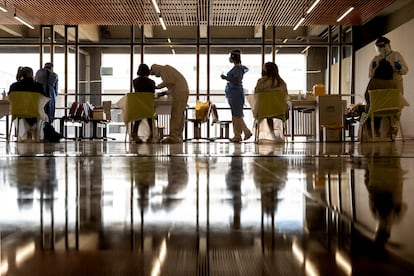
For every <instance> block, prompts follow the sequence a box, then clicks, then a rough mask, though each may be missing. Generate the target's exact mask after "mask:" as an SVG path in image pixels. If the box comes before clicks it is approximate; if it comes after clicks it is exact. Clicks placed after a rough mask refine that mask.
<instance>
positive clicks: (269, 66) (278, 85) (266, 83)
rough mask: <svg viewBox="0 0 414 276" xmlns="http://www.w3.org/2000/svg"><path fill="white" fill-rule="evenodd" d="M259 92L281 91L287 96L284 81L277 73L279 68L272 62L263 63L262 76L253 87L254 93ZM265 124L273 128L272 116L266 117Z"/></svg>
mask: <svg viewBox="0 0 414 276" xmlns="http://www.w3.org/2000/svg"><path fill="white" fill-rule="evenodd" d="M261 92H276V93H277V92H282V93H285V94H286V97H288V90H287V85H286V82H285V81H284V80H283V79H282V77H281V76H280V75H279V68H278V67H277V65H276V63H274V62H266V63H265V64H263V68H262V77H261V78H260V79H258V80H257V84H256V87H255V88H254V93H261ZM267 124H268V125H269V128H270V129H271V130H273V129H274V126H273V119H272V118H268V119H267ZM272 133H273V132H272Z"/></svg>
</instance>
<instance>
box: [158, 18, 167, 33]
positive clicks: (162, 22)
mask: <svg viewBox="0 0 414 276" xmlns="http://www.w3.org/2000/svg"><path fill="white" fill-rule="evenodd" d="M159 20H160V24H161V27H162V28H163V30H166V29H167V27H166V26H165V22H164V19H162V17H161V15H160V17H159Z"/></svg>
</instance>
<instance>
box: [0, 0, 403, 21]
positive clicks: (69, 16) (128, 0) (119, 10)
mask: <svg viewBox="0 0 414 276" xmlns="http://www.w3.org/2000/svg"><path fill="white" fill-rule="evenodd" d="M156 1H157V3H158V6H159V8H160V11H161V15H162V17H163V18H164V20H165V23H166V25H167V26H168V25H170V26H191V25H198V24H209V25H212V26H254V25H262V24H264V25H267V26H294V25H295V24H296V23H297V22H298V21H299V19H300V18H301V17H305V21H304V22H303V25H361V24H364V23H366V22H367V21H369V20H370V19H372V18H373V17H374V16H376V15H377V14H378V13H379V12H381V11H382V10H383V9H384V8H386V7H388V6H389V5H391V4H392V3H394V2H396V0H358V1H355V0H352V1H351V0H321V1H320V2H319V4H318V5H317V6H316V8H315V9H314V11H313V12H311V13H310V14H305V11H306V10H307V9H308V8H309V6H310V5H311V4H312V3H313V2H314V1H315V0H156ZM5 3H6V7H7V9H8V12H7V13H3V12H0V24H6V25H8V24H12V25H14V24H20V23H19V22H18V21H16V20H15V19H14V18H13V15H14V13H15V12H16V13H17V15H18V16H21V17H23V18H24V19H26V20H27V21H29V22H30V23H32V24H35V25H41V24H43V25H51V24H53V25H81V24H92V25H141V24H147V25H155V26H156V25H159V24H160V23H159V20H158V17H159V15H158V14H157V13H156V12H155V10H154V7H153V5H152V3H151V0H7V1H6V2H5ZM0 4H3V1H1V0H0ZM351 6H354V7H355V9H354V10H353V11H352V12H351V13H350V15H349V16H348V17H346V18H345V19H344V20H343V21H341V22H339V23H338V22H337V21H336V20H337V19H338V17H339V16H340V15H341V14H342V13H343V12H345V11H346V10H347V9H348V8H349V7H351Z"/></svg>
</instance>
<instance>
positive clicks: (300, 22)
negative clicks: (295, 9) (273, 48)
mask: <svg viewBox="0 0 414 276" xmlns="http://www.w3.org/2000/svg"><path fill="white" fill-rule="evenodd" d="M303 21H305V17H302V18H301V19H300V20H299V22H298V23H297V24H296V25H295V27H293V30H294V31H296V29H297V28H299V26H300V24H302V23H303Z"/></svg>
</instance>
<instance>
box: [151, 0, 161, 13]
mask: <svg viewBox="0 0 414 276" xmlns="http://www.w3.org/2000/svg"><path fill="white" fill-rule="evenodd" d="M152 5H153V6H154V9H155V12H156V13H160V12H161V11H160V8H159V7H158V4H157V0H152Z"/></svg>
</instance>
